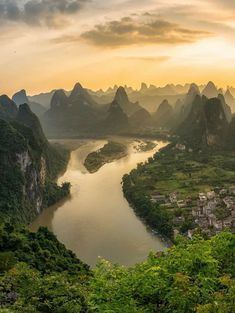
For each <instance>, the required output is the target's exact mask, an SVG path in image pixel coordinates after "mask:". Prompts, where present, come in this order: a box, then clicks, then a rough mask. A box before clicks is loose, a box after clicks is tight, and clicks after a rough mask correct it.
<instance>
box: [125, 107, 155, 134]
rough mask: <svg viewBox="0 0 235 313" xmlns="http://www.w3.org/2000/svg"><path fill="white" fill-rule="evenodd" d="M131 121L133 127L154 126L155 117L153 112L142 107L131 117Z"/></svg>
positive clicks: (135, 128) (136, 128)
mask: <svg viewBox="0 0 235 313" xmlns="http://www.w3.org/2000/svg"><path fill="white" fill-rule="evenodd" d="M129 123H130V125H131V127H132V129H134V130H138V129H142V128H144V127H148V126H153V119H152V116H151V114H150V113H149V112H148V111H147V110H145V109H144V108H142V109H140V110H138V111H136V112H135V113H134V114H132V115H131V116H130V117H129Z"/></svg>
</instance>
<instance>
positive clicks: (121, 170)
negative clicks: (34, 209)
mask: <svg viewBox="0 0 235 313" xmlns="http://www.w3.org/2000/svg"><path fill="white" fill-rule="evenodd" d="M112 139H113V140H114V138H112ZM115 141H120V142H123V144H125V145H127V146H128V147H129V148H128V151H127V153H128V155H127V156H126V157H124V158H122V159H119V160H115V161H113V162H111V163H107V164H106V165H105V166H103V167H102V168H100V170H99V171H97V172H95V173H94V174H92V175H90V174H89V173H88V172H87V170H86V169H85V168H84V160H85V158H86V157H87V155H88V154H90V153H91V152H93V151H97V150H99V149H101V148H102V147H103V146H104V145H105V144H106V143H107V141H106V140H91V141H89V140H88V141H86V143H85V144H83V145H81V146H80V147H79V148H78V149H76V150H73V151H72V153H71V157H70V161H69V164H68V167H67V170H66V172H65V173H64V175H63V176H62V177H60V179H59V181H58V183H59V184H61V183H62V182H64V181H69V182H70V183H71V196H70V197H69V199H68V200H67V201H62V202H60V203H59V204H56V205H54V206H52V207H50V208H48V209H47V210H44V211H43V212H42V213H41V214H40V216H38V217H37V219H36V220H35V221H34V222H33V223H32V224H31V229H32V230H34V231H36V230H37V229H38V228H39V227H40V226H45V227H48V229H49V230H51V231H52V232H53V233H54V234H55V235H56V236H57V238H58V239H59V240H60V241H61V242H63V243H64V244H65V245H66V247H67V248H68V249H70V250H72V251H73V252H75V253H76V254H77V255H78V256H79V257H80V258H81V259H82V260H83V261H84V262H86V263H88V264H89V265H91V266H94V265H95V264H96V262H97V258H98V256H101V257H103V258H106V259H107V260H110V261H113V262H114V263H119V264H122V265H128V266H129V265H134V264H135V263H138V262H141V261H143V260H144V259H145V258H146V257H147V255H148V253H149V251H163V250H165V249H166V248H167V245H166V244H165V242H164V241H163V240H161V238H160V236H158V235H156V234H153V233H152V232H151V230H150V229H149V228H147V227H146V225H145V224H144V223H143V222H142V220H141V219H140V218H138V217H137V215H136V214H135V213H134V211H133V209H132V208H131V207H130V205H129V204H128V202H127V201H126V199H125V197H124V195H123V192H122V186H121V181H122V177H123V175H124V174H125V173H129V172H130V171H131V170H132V169H133V168H135V167H136V166H137V164H139V163H142V162H146V161H147V160H148V159H149V158H150V157H152V156H153V154H154V153H155V152H157V151H158V150H159V149H161V148H162V147H163V146H165V145H166V144H165V143H163V142H157V146H156V148H155V149H154V150H152V151H148V152H142V151H136V150H135V149H134V147H133V145H134V143H133V140H129V139H126V138H125V139H124V140H123V139H122V138H115ZM120 230H121V231H120Z"/></svg>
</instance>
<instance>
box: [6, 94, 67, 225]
mask: <svg viewBox="0 0 235 313" xmlns="http://www.w3.org/2000/svg"><path fill="white" fill-rule="evenodd" d="M7 100H8V101H7V103H9V105H12V103H11V100H9V98H8V99H7ZM5 104H6V103H5ZM2 111H3V109H2V110H1V107H0V199H1V201H0V216H6V217H11V218H12V217H13V218H15V219H17V220H19V221H20V222H29V221H31V220H32V219H33V218H34V217H35V216H36V215H37V214H39V213H40V212H41V211H42V209H43V200H44V193H45V189H46V185H47V184H48V183H50V182H52V181H53V179H54V178H55V177H56V176H57V175H58V174H59V172H60V171H61V170H62V169H64V167H65V165H66V162H67V159H66V157H65V156H63V154H61V151H60V152H59V151H57V150H56V149H55V148H54V147H52V146H51V145H50V144H49V142H48V141H47V139H46V137H45V136H44V133H43V131H42V128H41V125H40V122H39V120H38V118H37V116H36V115H35V114H33V113H32V111H31V110H30V108H29V106H28V105H27V104H23V105H20V106H19V109H16V114H14V115H13V116H12V118H7V117H6V118H4V119H3V116H5V115H4V114H2V116H1V112H2ZM5 111H6V110H5V108H4V111H3V112H4V113H5ZM1 117H2V118H1ZM13 117H14V118H13ZM58 188H59V187H58Z"/></svg>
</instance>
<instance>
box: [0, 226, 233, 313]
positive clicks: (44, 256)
mask: <svg viewBox="0 0 235 313" xmlns="http://www.w3.org/2000/svg"><path fill="white" fill-rule="evenodd" d="M0 250H1V253H0V270H1V272H0V312H2V313H8V312H11V313H12V312H13V313H39V312H42V313H79V312H81V313H111V312H112V313H123V312H125V313H135V312H136V313H154V312H158V313H194V312H196V313H215V312H216V313H233V312H234V311H233V309H234V303H235V302H234V301H235V297H234V294H235V293H234V291H235V267H234V259H235V235H233V234H231V233H230V232H226V231H225V232H222V233H220V234H219V235H217V236H215V237H213V238H211V239H210V240H205V239H203V238H202V237H200V236H194V238H193V239H192V240H188V239H186V238H184V237H178V238H177V240H176V245H175V246H173V247H171V248H170V249H169V250H168V251H166V252H159V253H156V254H154V253H151V254H150V255H149V257H148V259H147V260H146V261H145V262H143V263H141V264H137V265H135V266H134V267H131V268H127V267H124V266H120V265H115V264H111V263H110V262H108V261H103V260H101V261H100V262H99V263H98V265H97V266H96V267H95V268H94V269H93V270H92V271H91V270H89V268H88V266H86V265H85V264H83V263H82V262H81V261H79V260H78V259H77V258H76V256H75V255H74V254H73V253H72V252H71V251H68V250H66V248H65V247H64V245H62V244H61V243H59V242H58V241H57V239H56V238H55V236H54V235H53V234H52V233H50V232H49V231H48V230H47V229H46V228H40V229H39V231H38V232H37V233H31V232H29V231H28V230H27V229H25V228H23V227H21V226H19V225H13V224H10V223H5V224H2V225H1V228H0Z"/></svg>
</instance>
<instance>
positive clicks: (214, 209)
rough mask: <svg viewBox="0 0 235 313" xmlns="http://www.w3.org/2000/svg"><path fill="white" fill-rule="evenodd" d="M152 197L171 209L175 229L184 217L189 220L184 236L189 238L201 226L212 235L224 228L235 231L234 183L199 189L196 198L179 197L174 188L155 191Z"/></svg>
mask: <svg viewBox="0 0 235 313" xmlns="http://www.w3.org/2000/svg"><path fill="white" fill-rule="evenodd" d="M151 201H152V202H153V203H157V204H159V205H161V206H162V207H164V208H165V209H167V210H170V211H171V212H172V213H173V216H174V218H173V223H174V233H175V236H176V235H177V234H178V233H179V230H180V227H181V226H182V225H183V224H184V223H185V220H186V219H187V220H191V221H192V223H191V224H193V227H192V228H189V229H187V236H188V237H189V238H192V236H193V234H194V233H195V231H198V229H200V230H202V231H203V232H204V233H206V234H207V235H208V236H212V235H214V234H217V233H219V232H221V231H222V230H224V229H225V228H228V229H230V230H231V231H232V232H235V186H230V187H227V188H219V187H215V188H214V189H213V190H211V191H208V192H200V193H198V197H197V199H195V198H194V199H193V198H192V197H190V196H188V197H187V198H186V199H181V198H180V194H179V193H177V192H173V193H171V194H169V196H166V195H161V194H159V193H154V194H152V195H151Z"/></svg>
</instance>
